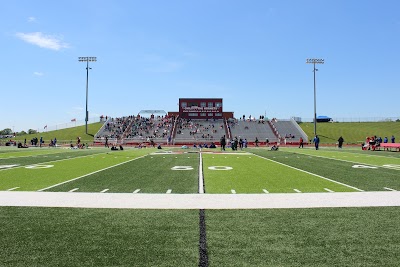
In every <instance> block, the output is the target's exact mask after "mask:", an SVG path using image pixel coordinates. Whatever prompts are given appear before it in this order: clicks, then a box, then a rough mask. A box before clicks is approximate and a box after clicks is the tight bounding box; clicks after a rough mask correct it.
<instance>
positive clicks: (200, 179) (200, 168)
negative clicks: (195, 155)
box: [199, 152, 204, 194]
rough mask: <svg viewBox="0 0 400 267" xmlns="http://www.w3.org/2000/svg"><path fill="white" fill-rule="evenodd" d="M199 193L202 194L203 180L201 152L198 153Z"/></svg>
mask: <svg viewBox="0 0 400 267" xmlns="http://www.w3.org/2000/svg"><path fill="white" fill-rule="evenodd" d="M199 154H200V156H199V158H200V162H199V194H204V180H203V157H202V154H201V152H200V153H199Z"/></svg>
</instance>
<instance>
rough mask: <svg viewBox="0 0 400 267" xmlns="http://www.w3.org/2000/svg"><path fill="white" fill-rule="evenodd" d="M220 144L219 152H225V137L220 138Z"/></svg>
mask: <svg viewBox="0 0 400 267" xmlns="http://www.w3.org/2000/svg"><path fill="white" fill-rule="evenodd" d="M220 143H221V151H222V150H223V151H225V146H226V139H225V135H224V136H222V137H221V140H220Z"/></svg>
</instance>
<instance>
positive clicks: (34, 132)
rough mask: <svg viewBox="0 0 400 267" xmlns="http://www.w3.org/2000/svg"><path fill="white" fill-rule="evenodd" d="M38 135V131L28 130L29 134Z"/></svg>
mask: <svg viewBox="0 0 400 267" xmlns="http://www.w3.org/2000/svg"><path fill="white" fill-rule="evenodd" d="M36 133H37V131H36V130H33V129H29V130H28V134H36Z"/></svg>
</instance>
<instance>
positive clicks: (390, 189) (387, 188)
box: [384, 187, 397, 191]
mask: <svg viewBox="0 0 400 267" xmlns="http://www.w3.org/2000/svg"><path fill="white" fill-rule="evenodd" d="M384 189H386V190H389V191H397V190H395V189H392V188H389V187H384Z"/></svg>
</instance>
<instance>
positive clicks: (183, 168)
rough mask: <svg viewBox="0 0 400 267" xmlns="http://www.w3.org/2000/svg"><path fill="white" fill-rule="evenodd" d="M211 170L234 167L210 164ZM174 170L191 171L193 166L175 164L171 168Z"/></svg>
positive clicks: (224, 169)
mask: <svg viewBox="0 0 400 267" xmlns="http://www.w3.org/2000/svg"><path fill="white" fill-rule="evenodd" d="M208 169H209V170H212V171H229V170H232V169H233V168H232V167H230V166H210V167H208ZM171 170H173V171H190V170H193V167H192V166H174V167H172V168H171Z"/></svg>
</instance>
